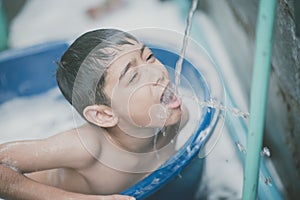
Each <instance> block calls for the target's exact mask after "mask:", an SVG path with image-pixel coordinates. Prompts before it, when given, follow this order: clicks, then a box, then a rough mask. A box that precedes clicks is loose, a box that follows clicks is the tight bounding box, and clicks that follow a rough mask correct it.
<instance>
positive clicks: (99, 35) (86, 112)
mask: <svg viewBox="0 0 300 200" xmlns="http://www.w3.org/2000/svg"><path fill="white" fill-rule="evenodd" d="M56 78H57V82H58V86H59V88H60V90H61V92H62V94H63V95H64V96H65V98H66V99H67V100H68V101H69V102H70V103H71V104H72V106H73V107H74V108H75V109H76V110H77V111H78V112H79V113H80V114H81V116H82V117H83V118H84V119H85V120H86V121H87V122H88V123H86V124H84V125H82V126H80V127H78V128H76V129H73V130H69V131H66V132H63V133H60V134H58V135H55V136H53V137H50V138H47V139H44V140H37V141H22V142H12V143H7V144H3V145H1V146H0V164H1V165H0V191H1V193H0V196H1V197H4V198H7V199H85V200H88V199H91V200H93V199H120V200H121V199H129V197H127V196H122V195H111V194H115V193H118V192H121V191H123V190H124V189H126V188H128V187H129V186H131V185H133V184H135V183H136V182H138V181H139V180H141V179H142V178H144V177H145V176H147V175H148V174H149V173H150V172H151V171H153V170H155V169H156V168H157V167H158V166H159V165H161V164H162V163H163V162H164V161H166V159H167V158H169V157H170V156H171V155H172V154H173V153H174V143H173V142H171V141H172V140H174V139H175V137H176V134H177V132H178V129H179V128H180V127H181V125H182V124H184V123H181V124H180V121H182V122H185V121H186V119H187V117H186V116H187V115H186V111H185V110H181V100H180V99H179V98H178V97H177V96H176V95H175V94H174V93H173V92H172V90H171V87H170V79H169V75H168V72H167V70H166V68H165V67H164V65H162V64H161V63H160V61H158V60H157V59H156V58H155V57H154V56H153V54H152V52H151V50H150V49H149V48H147V47H146V46H145V45H143V44H141V43H140V42H138V40H136V39H135V38H134V37H133V36H131V35H130V34H128V33H125V32H122V31H119V30H115V29H100V30H95V31H90V32H88V33H85V34H83V35H82V36H80V37H79V38H78V39H77V40H76V41H75V42H74V43H73V44H72V45H71V46H70V47H69V49H68V50H67V51H66V52H65V53H64V55H63V56H62V58H61V61H60V62H59V67H58V70H57V74H56ZM183 116H184V117H183ZM181 118H184V119H181ZM179 126H180V127H179ZM102 195H110V196H102Z"/></svg>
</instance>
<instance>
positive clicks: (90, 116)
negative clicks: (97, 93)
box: [83, 105, 118, 128]
mask: <svg viewBox="0 0 300 200" xmlns="http://www.w3.org/2000/svg"><path fill="white" fill-rule="evenodd" d="M83 116H84V117H85V119H86V120H88V121H89V122H91V123H92V124H95V125H97V126H100V127H103V128H109V127H113V126H115V125H116V124H117V123H118V117H117V116H115V115H114V113H113V111H112V109H111V108H110V107H109V106H106V105H91V106H87V107H85V109H84V110H83Z"/></svg>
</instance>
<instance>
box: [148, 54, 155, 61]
mask: <svg viewBox="0 0 300 200" xmlns="http://www.w3.org/2000/svg"><path fill="white" fill-rule="evenodd" d="M154 59H155V57H154V55H153V54H152V53H151V54H150V55H149V56H148V57H147V58H146V61H147V62H149V61H152V60H153V61H154Z"/></svg>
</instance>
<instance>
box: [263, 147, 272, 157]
mask: <svg viewBox="0 0 300 200" xmlns="http://www.w3.org/2000/svg"><path fill="white" fill-rule="evenodd" d="M261 155H262V156H266V157H270V156H271V152H270V149H269V148H268V147H264V148H263V149H262V151H261Z"/></svg>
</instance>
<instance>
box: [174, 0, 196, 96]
mask: <svg viewBox="0 0 300 200" xmlns="http://www.w3.org/2000/svg"><path fill="white" fill-rule="evenodd" d="M197 4H198V0H193V2H192V4H191V7H190V10H189V14H188V17H187V22H186V27H185V32H184V38H183V44H182V48H181V51H180V55H179V59H178V61H177V62H176V67H175V92H176V93H178V86H179V85H180V74H181V69H182V63H183V58H184V55H185V51H186V47H187V45H188V37H189V35H190V32H191V28H192V18H193V15H194V13H195V11H196V8H197Z"/></svg>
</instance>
